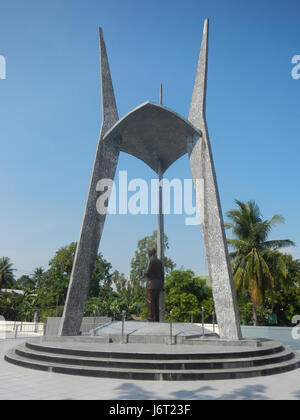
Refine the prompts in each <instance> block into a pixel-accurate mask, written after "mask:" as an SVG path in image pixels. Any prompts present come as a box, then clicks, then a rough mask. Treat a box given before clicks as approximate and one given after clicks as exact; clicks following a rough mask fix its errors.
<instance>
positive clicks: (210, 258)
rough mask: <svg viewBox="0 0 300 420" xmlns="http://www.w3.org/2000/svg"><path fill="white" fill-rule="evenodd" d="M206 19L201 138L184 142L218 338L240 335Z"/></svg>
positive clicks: (197, 108)
mask: <svg viewBox="0 0 300 420" xmlns="http://www.w3.org/2000/svg"><path fill="white" fill-rule="evenodd" d="M208 27H209V22H208V19H207V20H206V21H205V24H204V30H203V39H202V44H201V51H200V57H199V63H198V69H197V74H196V80H195V86H194V92H193V96H192V102H191V108H190V114H189V121H190V122H191V123H192V124H193V125H194V126H195V127H196V128H198V129H199V130H201V132H202V137H201V138H192V139H191V140H190V141H189V142H188V153H189V159H190V165H191V171H192V176H193V179H194V183H195V185H196V181H197V180H203V184H202V185H203V186H204V191H203V193H202V194H201V197H200V196H199V191H198V190H197V188H195V189H196V202H197V208H198V213H199V216H200V215H201V217H200V219H201V220H200V221H201V228H202V234H203V240H204V246H205V251H206V258H207V264H208V270H209V275H210V278H211V284H212V290H213V297H214V302H215V309H216V315H217V319H218V325H219V331H220V336H221V338H226V339H233V340H239V339H241V338H242V333H241V328H240V322H239V315H238V310H237V303H236V295H235V290H234V284H233V279H232V273H231V268H230V262H229V257H228V249H227V241H226V236H225V230H224V222H223V216H222V210H221V204H220V197H219V192H218V186H217V179H216V173H215V168H214V162H213V156H212V151H211V145H210V140H209V135H208V130H207V124H206V115H205V105H206V104H205V102H206V85H207V57H208Z"/></svg>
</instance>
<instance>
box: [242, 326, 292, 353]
mask: <svg viewBox="0 0 300 420" xmlns="http://www.w3.org/2000/svg"><path fill="white" fill-rule="evenodd" d="M294 328H296V327H294ZM294 328H293V327H252V326H242V334H243V337H244V338H248V337H249V338H250V337H251V338H266V339H269V340H274V341H279V342H281V343H282V344H285V345H286V346H290V347H291V348H292V349H293V350H300V329H299V338H298V339H295V338H293V335H294V336H296V337H297V334H295V329H294ZM297 328H299V327H297ZM293 331H294V334H293Z"/></svg>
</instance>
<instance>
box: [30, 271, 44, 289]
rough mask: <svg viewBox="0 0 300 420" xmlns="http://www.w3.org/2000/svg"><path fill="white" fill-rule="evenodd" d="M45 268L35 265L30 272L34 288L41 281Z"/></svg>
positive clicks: (37, 286)
mask: <svg viewBox="0 0 300 420" xmlns="http://www.w3.org/2000/svg"><path fill="white" fill-rule="evenodd" d="M44 274H45V270H44V269H43V268H42V267H37V268H36V269H35V270H34V272H33V273H32V276H31V278H32V280H33V281H34V285H35V288H36V289H38V288H39V287H40V284H41V283H42V281H43V276H44Z"/></svg>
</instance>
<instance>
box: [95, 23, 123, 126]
mask: <svg viewBox="0 0 300 420" xmlns="http://www.w3.org/2000/svg"><path fill="white" fill-rule="evenodd" d="M99 40H100V69H101V98H102V120H103V126H105V125H106V124H109V125H110V124H111V123H112V122H113V124H114V123H116V122H117V121H118V120H119V116H118V110H117V105H116V99H115V94H114V88H113V84H112V79H111V74H110V68H109V63H108V58H107V53H106V46H105V42H104V38H103V31H102V28H99ZM113 124H112V125H113ZM103 128H104V127H103ZM109 128H111V127H109ZM104 134H105V133H104Z"/></svg>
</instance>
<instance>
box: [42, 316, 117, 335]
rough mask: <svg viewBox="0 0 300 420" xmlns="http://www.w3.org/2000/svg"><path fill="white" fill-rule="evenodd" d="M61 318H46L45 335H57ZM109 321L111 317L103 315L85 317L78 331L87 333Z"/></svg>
mask: <svg viewBox="0 0 300 420" xmlns="http://www.w3.org/2000/svg"><path fill="white" fill-rule="evenodd" d="M60 321H61V318H58V317H57V318H56V317H51V318H47V321H46V332H45V335H46V336H56V335H58V330H59V325H60ZM108 322H111V318H109V317H105V316H97V317H85V318H83V319H82V323H81V327H80V331H81V333H82V334H87V333H88V332H89V331H91V330H92V329H94V328H97V327H100V326H101V325H104V324H107V323H108Z"/></svg>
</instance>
